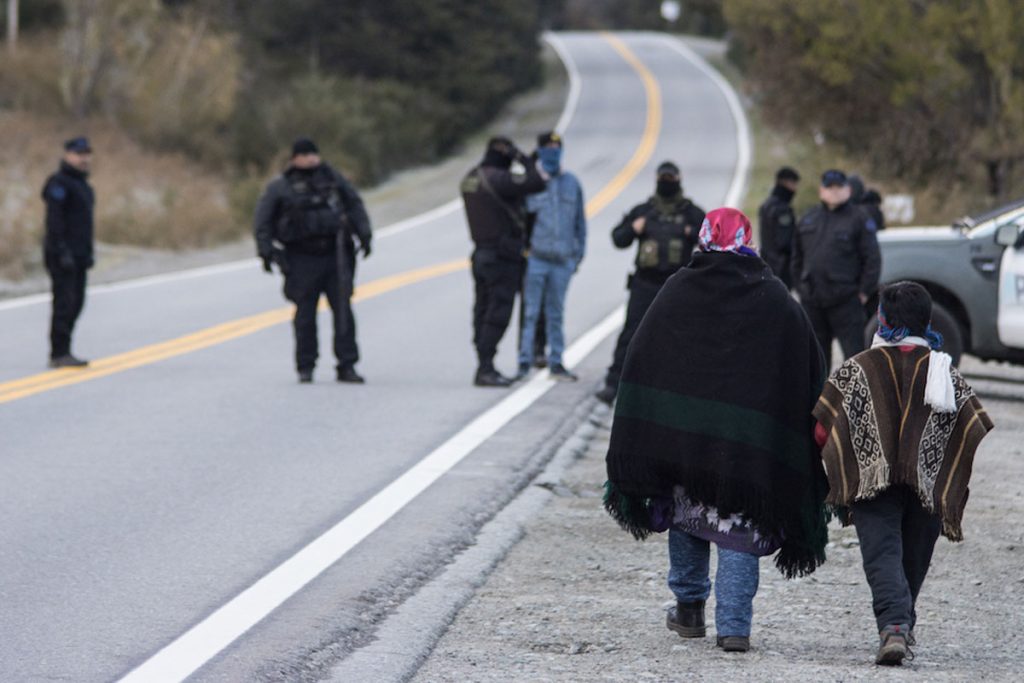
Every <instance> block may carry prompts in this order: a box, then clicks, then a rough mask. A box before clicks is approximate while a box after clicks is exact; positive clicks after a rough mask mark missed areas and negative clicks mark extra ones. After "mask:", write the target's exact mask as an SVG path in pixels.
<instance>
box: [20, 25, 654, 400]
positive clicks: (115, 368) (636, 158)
mask: <svg viewBox="0 0 1024 683" xmlns="http://www.w3.org/2000/svg"><path fill="white" fill-rule="evenodd" d="M602 37H603V38H604V39H605V40H606V41H608V43H609V44H610V45H611V46H612V48H613V49H614V50H615V51H616V52H618V53H619V55H621V56H622V58H623V59H624V60H625V61H626V62H627V63H628V64H629V65H630V66H632V67H633V69H634V70H635V71H636V72H637V74H638V75H639V76H640V80H641V81H642V83H643V86H644V92H645V94H646V104H647V117H646V121H645V124H644V131H643V135H642V136H641V138H640V144H639V145H638V146H637V148H636V150H635V151H634V152H633V156H632V157H631V158H630V160H629V161H628V162H627V163H626V165H625V166H623V167H622V169H621V170H620V171H619V172H618V173H617V174H616V175H615V177H614V178H612V179H611V180H610V181H609V182H608V184H607V185H605V186H604V187H603V188H601V190H600V191H599V192H598V193H597V194H595V195H594V196H593V197H591V199H590V201H588V202H587V206H586V213H587V217H588V218H592V217H594V216H596V215H597V214H598V213H600V212H601V211H602V210H604V209H605V208H607V206H608V205H609V204H610V203H611V202H612V201H613V200H614V199H615V198H616V197H618V196H619V195H620V194H621V193H622V192H623V191H624V190H625V189H626V188H627V187H628V186H629V184H630V183H631V182H632V181H633V179H634V178H635V177H636V176H637V174H638V173H640V171H641V170H643V168H644V166H646V165H647V163H648V162H649V161H650V158H651V155H652V154H653V153H654V148H655V145H656V144H657V141H658V136H659V135H660V133H661V121H662V113H661V90H660V88H659V87H658V82H657V81H656V80H655V78H654V76H653V75H652V74H651V72H650V71H649V70H648V69H647V67H646V66H644V64H643V63H642V62H641V61H640V60H639V59H638V58H637V56H636V55H635V54H634V53H633V52H632V51H631V50H630V49H629V47H627V46H626V44H625V43H624V42H623V41H622V40H621V39H619V38H618V37H616V36H614V35H611V34H608V33H604V34H602ZM468 267H469V262H468V261H467V260H466V259H458V260H456V261H449V262H446V263H440V264H436V265H432V266H427V267H425V268H417V269H415V270H410V271H406V272H404V273H398V274H397V275H391V276H389V277H385V278H381V279H379V280H374V281H372V282H368V283H366V284H365V285H360V286H359V287H357V288H356V290H355V292H354V294H353V296H352V301H353V302H359V301H366V300H367V299H372V298H374V297H377V296H380V295H382V294H386V293H388V292H393V291H395V290H397V289H402V288H403V287H408V286H410V285H414V284H417V283H420V282H425V281H427V280H432V279H434V278H438V277H441V276H444V275H448V274H450V273H455V272H459V271H463V270H466V269H467V268H468ZM325 307H326V306H325V304H322V305H321V309H322V308H325ZM294 310H295V309H294V307H292V306H285V307H282V308H277V309H274V310H272V311H266V312H265V313H259V314H256V315H251V316H248V317H245V318H239V319H237V320H232V321H230V322H226V323H221V324H219V325H214V326H212V327H208V328H206V329H203V330H199V331H198V332H193V333H191V334H186V335H184V336H181V337H175V338H174V339H169V340H167V341H163V342H158V343H155V344H149V345H146V346H141V347H139V348H137V349H133V350H132V351H126V352H125V353H119V354H115V355H113V356H107V357H106V358H101V359H99V360H96V361H93V362H92V363H90V364H89V366H88V367H86V368H63V369H59V370H49V371H47V372H42V373H39V374H36V375H30V376H28V377H23V378H21V379H17V380H13V381H10V382H4V383H0V403H8V402H10V401H16V400H18V399H21V398H26V397H28V396H33V395H35V394H39V393H42V392H44V391H50V390H52V389H58V388H60V387H66V386H70V385H73V384H80V383H82V382H88V381H90V380H94V379H99V378H100V377H106V376H108V375H113V374H115V373H118V372H123V371H125V370H130V369H132V368H137V367H140V366H143V365H150V364H152V363H156V362H158V361H161V360H166V359H168V358H174V357H175V356H181V355H184V354H187V353H191V352H193V351H199V350H201V349H206V348H209V347H211V346H216V345H218V344H223V343H224V342H227V341H230V340H232V339H238V338H239V337H244V336H247V335H250V334H253V333H255V332H259V331H261V330H265V329H267V328H270V327H273V326H275V325H280V324H282V323H286V322H288V321H289V320H291V318H292V315H293V313H294Z"/></svg>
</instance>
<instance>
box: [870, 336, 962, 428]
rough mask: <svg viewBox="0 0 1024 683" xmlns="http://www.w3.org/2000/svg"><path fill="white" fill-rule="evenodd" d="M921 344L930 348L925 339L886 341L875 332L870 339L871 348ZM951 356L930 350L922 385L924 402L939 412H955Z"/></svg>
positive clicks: (911, 338) (907, 338)
mask: <svg viewBox="0 0 1024 683" xmlns="http://www.w3.org/2000/svg"><path fill="white" fill-rule="evenodd" d="M907 345H910V346H923V347H925V348H926V349H928V348H931V344H929V343H928V340H927V339H923V338H921V337H904V338H903V339H900V340H899V341H894V342H890V341H886V340H885V339H882V338H881V337H880V336H878V335H877V334H876V335H875V338H874V339H872V340H871V348H873V349H876V348H878V347H879V346H907ZM952 363H953V359H952V357H951V356H950V355H949V354H948V353H943V352H942V351H932V352H931V358H930V359H929V361H928V382H927V384H925V387H924V402H925V403H926V404H928V405H930V406H931V407H932V408H933V409H934V410H936V411H937V412H940V413H955V412H956V390H955V389H954V388H953V373H952V372H951V371H950V366H951V365H952Z"/></svg>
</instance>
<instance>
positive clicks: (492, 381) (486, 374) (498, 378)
mask: <svg viewBox="0 0 1024 683" xmlns="http://www.w3.org/2000/svg"><path fill="white" fill-rule="evenodd" d="M473 384H475V385H476V386H478V387H498V388H505V387H510V386H512V380H510V379H509V378H508V377H505V376H504V375H503V374H501V373H500V372H498V371H497V370H480V371H478V372H477V373H476V377H475V378H474V379H473Z"/></svg>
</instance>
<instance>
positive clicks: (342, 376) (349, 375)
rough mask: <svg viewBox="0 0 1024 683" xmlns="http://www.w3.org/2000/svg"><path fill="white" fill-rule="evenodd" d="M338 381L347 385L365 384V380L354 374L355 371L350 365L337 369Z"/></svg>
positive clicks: (356, 373)
mask: <svg viewBox="0 0 1024 683" xmlns="http://www.w3.org/2000/svg"><path fill="white" fill-rule="evenodd" d="M338 381H339V382H346V383H348V384H366V380H365V379H364V378H363V376H362V375H360V374H359V373H358V372H356V369H355V368H354V367H353V366H351V365H346V366H345V367H343V368H338Z"/></svg>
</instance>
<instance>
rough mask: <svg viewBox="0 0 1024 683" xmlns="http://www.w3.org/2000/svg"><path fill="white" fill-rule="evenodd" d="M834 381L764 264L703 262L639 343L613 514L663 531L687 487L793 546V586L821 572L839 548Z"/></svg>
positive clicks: (789, 556) (786, 560)
mask: <svg viewBox="0 0 1024 683" xmlns="http://www.w3.org/2000/svg"><path fill="white" fill-rule="evenodd" d="M824 376H825V368H824V361H823V358H822V354H821V350H820V348H819V347H818V342H817V340H816V339H815V337H814V333H813V331H812V330H811V325H810V323H809V322H808V320H807V317H806V315H805V314H804V312H803V310H802V309H801V308H800V306H799V304H797V302H796V301H794V300H793V299H792V298H791V297H790V296H789V293H788V292H787V291H786V288H785V286H784V285H783V284H782V282H781V281H780V280H778V279H777V278H775V277H773V276H772V273H771V270H770V268H769V267H768V266H767V265H765V263H764V261H762V260H761V259H759V258H754V257H750V256H743V255H738V254H731V253H698V254H696V255H695V256H694V258H693V261H692V262H691V263H690V266H689V267H688V268H684V269H682V270H680V271H679V272H678V273H677V274H676V275H674V276H673V277H672V278H671V279H670V280H669V281H668V282H667V283H666V284H665V286H664V287H663V288H662V290H661V293H660V294H658V298H657V299H655V301H654V303H653V304H652V306H651V308H650V310H649V311H648V312H647V315H646V316H645V317H644V320H643V322H642V323H641V325H640V327H639V329H638V330H637V332H636V335H635V336H634V337H633V340H632V342H631V343H630V346H629V351H628V353H627V356H626V364H625V367H624V370H623V373H622V383H621V385H620V387H619V394H618V399H617V403H616V409H615V421H614V423H613V425H612V435H611V445H610V448H609V450H608V459H607V464H608V483H607V484H606V485H605V508H606V509H607V510H608V512H609V513H610V514H611V515H612V516H613V517H614V518H615V519H616V520H617V521H618V522H619V524H620V525H621V526H622V527H623V528H624V529H626V530H628V531H630V532H631V533H632V534H633V535H634V536H636V537H637V538H640V539H642V538H646V537H647V536H648V535H649V534H650V533H651V532H652V531H660V530H663V529H659V528H657V521H656V518H658V517H663V515H664V506H665V505H666V501H667V502H668V504H671V501H672V498H673V496H672V493H673V487H674V486H675V485H679V486H682V487H683V489H684V490H685V491H686V492H687V494H688V495H689V496H690V498H692V499H693V500H694V501H696V502H699V503H703V504H706V505H713V506H715V507H716V508H718V511H719V514H720V515H722V516H726V515H730V514H742V515H744V517H745V518H746V519H747V520H749V521H750V522H751V524H752V525H753V526H754V527H755V528H756V529H757V530H758V531H759V532H761V533H762V534H764V535H766V536H767V535H774V536H781V537H782V548H781V550H780V551H779V553H778V555H777V556H776V564H777V566H778V567H779V570H780V571H782V572H783V573H784V574H785V575H786V576H787V577H793V576H796V575H803V574H809V573H811V572H813V571H814V569H815V568H816V567H817V566H818V565H820V564H821V563H822V562H824V561H825V543H826V542H827V540H828V532H827V528H826V525H827V522H828V517H827V514H826V511H825V507H824V499H825V494H826V492H827V490H828V485H827V481H826V478H825V472H824V469H823V468H822V464H821V459H820V457H819V455H818V451H817V448H816V447H815V444H814V441H813V421H812V418H811V410H812V408H813V407H814V404H815V401H816V400H817V398H818V394H819V391H820V389H821V387H822V384H823V382H824ZM652 517H653V518H654V519H652ZM669 519H671V516H669Z"/></svg>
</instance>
